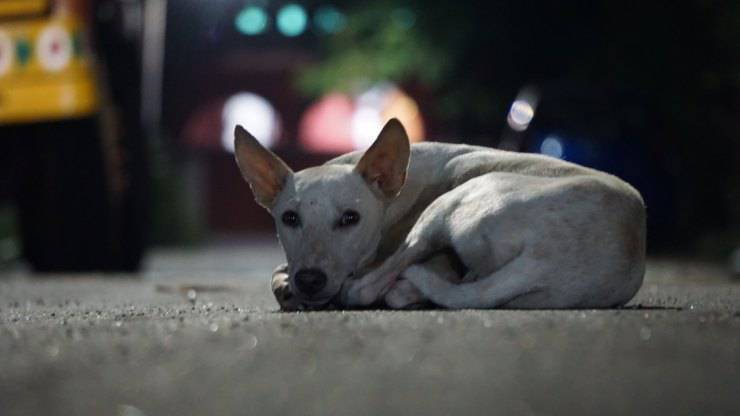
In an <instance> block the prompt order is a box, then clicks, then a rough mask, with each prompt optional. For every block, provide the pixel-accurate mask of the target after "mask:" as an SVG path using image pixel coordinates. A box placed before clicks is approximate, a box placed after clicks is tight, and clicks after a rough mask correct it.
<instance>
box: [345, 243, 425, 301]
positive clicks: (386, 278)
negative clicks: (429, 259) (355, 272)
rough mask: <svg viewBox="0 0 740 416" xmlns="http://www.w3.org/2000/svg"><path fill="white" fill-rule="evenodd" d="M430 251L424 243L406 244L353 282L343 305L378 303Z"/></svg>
mask: <svg viewBox="0 0 740 416" xmlns="http://www.w3.org/2000/svg"><path fill="white" fill-rule="evenodd" d="M429 249H430V248H429V247H428V245H427V244H425V243H423V242H417V243H414V244H404V245H403V246H402V247H401V248H399V249H398V250H397V251H396V252H395V253H394V254H393V255H392V256H390V257H389V258H388V259H387V260H385V261H384V262H383V264H381V265H380V266H379V267H378V268H377V269H375V270H373V271H371V272H370V273H368V274H366V275H365V276H363V277H361V278H360V279H358V280H356V281H353V282H351V283H350V284H349V285H348V287H347V289H345V290H344V291H343V295H342V298H343V303H344V304H345V305H347V306H367V305H370V304H372V303H373V302H375V301H377V300H378V299H380V298H381V297H382V296H383V295H385V293H386V292H387V291H388V290H390V288H391V287H392V285H393V283H394V282H395V281H396V279H398V276H399V275H400V274H401V272H402V271H403V270H405V269H406V267H408V266H409V265H411V264H414V263H415V262H417V261H420V260H421V259H423V258H424V257H425V256H426V255H427V254H428V252H429Z"/></svg>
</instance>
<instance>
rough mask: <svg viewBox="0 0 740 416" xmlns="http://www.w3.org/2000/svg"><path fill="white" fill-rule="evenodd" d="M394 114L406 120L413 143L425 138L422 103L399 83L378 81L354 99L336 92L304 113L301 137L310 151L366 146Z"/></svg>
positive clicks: (350, 148) (407, 129) (338, 151)
mask: <svg viewBox="0 0 740 416" xmlns="http://www.w3.org/2000/svg"><path fill="white" fill-rule="evenodd" d="M393 117H396V118H398V119H399V120H400V121H401V123H403V125H404V127H406V132H407V133H408V135H409V139H410V140H411V141H412V142H419V141H422V140H423V138H424V123H423V119H422V116H421V113H420V111H419V107H418V105H417V104H416V102H415V101H414V100H413V99H412V98H411V97H410V96H408V95H407V94H406V93H404V92H403V91H401V90H400V89H399V88H398V87H396V86H395V85H393V84H391V83H381V84H378V85H376V86H374V87H372V88H370V89H368V90H366V91H364V92H363V93H361V94H359V95H358V96H356V97H355V98H354V99H352V98H350V97H349V96H346V95H343V94H339V93H332V94H328V95H326V96H325V97H323V98H322V99H320V100H319V101H317V102H316V103H314V104H313V105H311V107H309V109H308V110H307V111H306V113H305V114H304V115H303V118H302V119H301V124H300V127H299V140H300V142H301V145H302V146H303V147H304V148H306V149H307V150H310V151H313V152H320V153H344V152H348V151H351V150H355V149H365V148H367V147H368V146H370V144H372V142H373V141H374V140H375V139H376V138H377V136H378V133H379V132H380V130H381V129H382V128H383V125H384V124H385V123H386V122H387V121H388V120H390V119H391V118H393Z"/></svg>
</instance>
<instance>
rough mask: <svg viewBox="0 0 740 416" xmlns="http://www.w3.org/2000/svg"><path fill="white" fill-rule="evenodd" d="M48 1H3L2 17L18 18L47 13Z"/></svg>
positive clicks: (0, 4) (0, 2)
mask: <svg viewBox="0 0 740 416" xmlns="http://www.w3.org/2000/svg"><path fill="white" fill-rule="evenodd" d="M48 3H49V2H48V0H2V1H0V17H16V16H27V15H35V14H40V13H43V12H44V11H46V9H47V7H49V6H48Z"/></svg>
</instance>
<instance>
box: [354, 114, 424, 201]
mask: <svg viewBox="0 0 740 416" xmlns="http://www.w3.org/2000/svg"><path fill="white" fill-rule="evenodd" d="M410 153H411V146H410V144H409V137H408V136H407V135H406V129H404V128H403V124H401V122H400V121H398V119H396V118H392V119H390V120H389V121H388V123H386V124H385V126H384V127H383V130H381V131H380V134H379V135H378V138H377V139H375V142H374V143H373V145H372V146H370V148H369V149H367V151H365V154H364V155H362V158H361V159H360V161H359V162H357V166H356V167H355V171H357V173H359V174H360V175H362V177H363V178H364V179H365V181H366V182H367V183H368V184H369V185H370V186H371V187H374V188H376V189H378V190H379V191H380V192H382V193H383V195H385V196H386V197H388V198H392V197H394V196H396V195H398V193H399V192H400V191H401V187H403V184H404V183H405V182H406V171H407V169H408V166H409V155H410Z"/></svg>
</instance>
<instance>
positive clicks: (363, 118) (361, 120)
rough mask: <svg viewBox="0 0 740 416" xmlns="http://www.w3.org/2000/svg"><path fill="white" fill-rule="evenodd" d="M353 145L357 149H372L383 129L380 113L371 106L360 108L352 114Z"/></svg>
mask: <svg viewBox="0 0 740 416" xmlns="http://www.w3.org/2000/svg"><path fill="white" fill-rule="evenodd" d="M351 128H352V130H351V131H352V143H353V144H354V146H355V148H356V149H365V148H367V147H370V145H371V144H372V143H373V141H374V140H375V138H376V137H378V133H380V130H381V129H382V128H383V120H382V119H381V117H380V111H379V110H378V109H377V108H374V107H371V106H359V107H357V109H356V110H355V112H354V114H352V127H351Z"/></svg>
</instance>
